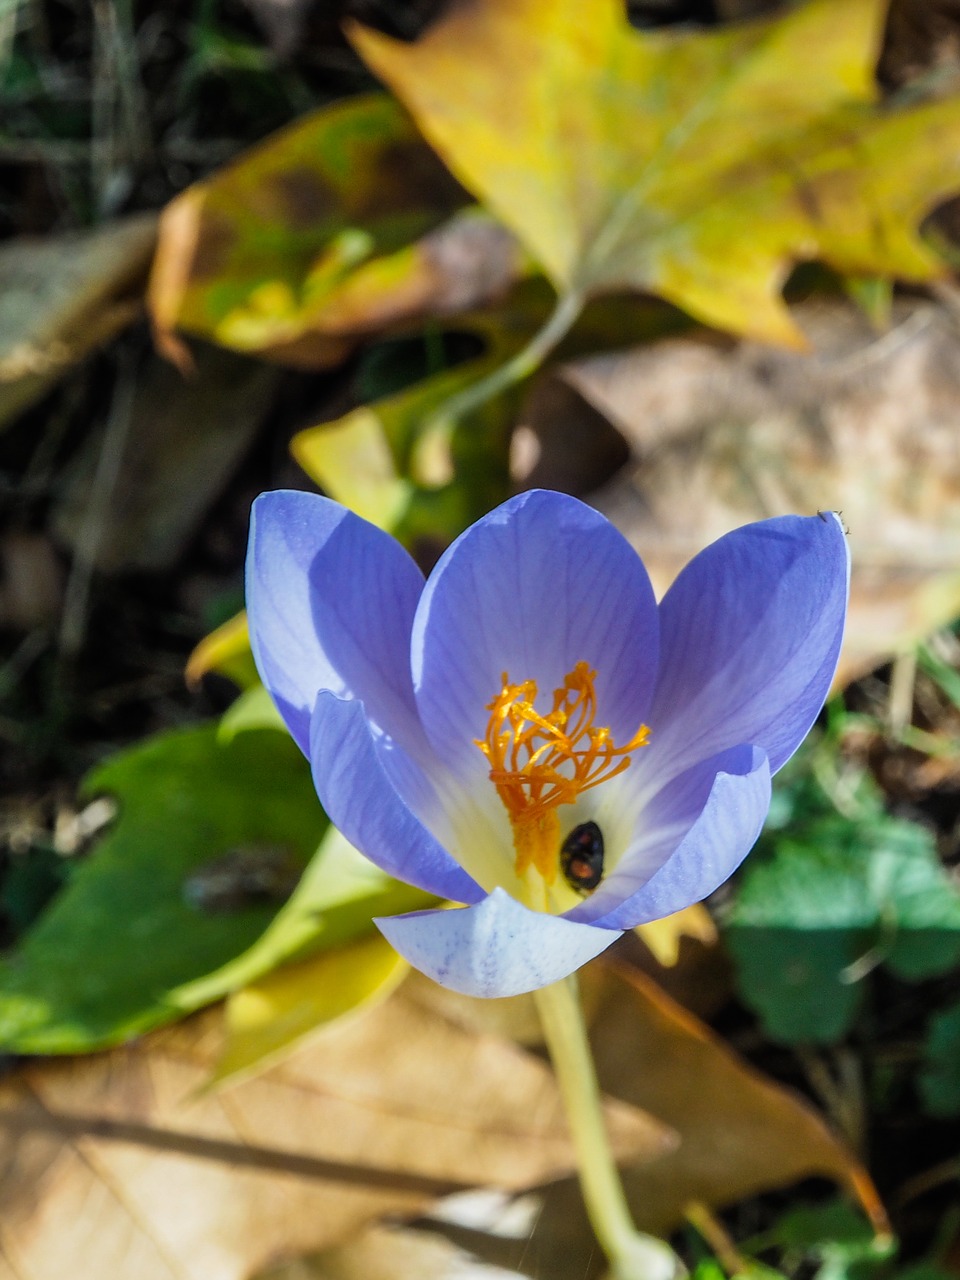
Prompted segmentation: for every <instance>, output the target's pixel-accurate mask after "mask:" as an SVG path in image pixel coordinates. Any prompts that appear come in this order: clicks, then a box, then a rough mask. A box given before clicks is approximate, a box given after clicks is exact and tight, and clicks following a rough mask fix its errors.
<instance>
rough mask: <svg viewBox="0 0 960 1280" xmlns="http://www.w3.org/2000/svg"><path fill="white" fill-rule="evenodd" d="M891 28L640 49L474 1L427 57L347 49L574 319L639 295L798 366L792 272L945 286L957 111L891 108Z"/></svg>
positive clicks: (621, 20) (788, 31)
mask: <svg viewBox="0 0 960 1280" xmlns="http://www.w3.org/2000/svg"><path fill="white" fill-rule="evenodd" d="M885 9H886V3H885V0H844V3H843V4H837V3H836V2H835V0H813V2H812V3H810V4H807V5H805V6H803V7H801V8H798V9H795V10H792V11H791V12H789V13H787V14H786V16H783V17H780V18H777V19H774V20H763V21H758V22H750V23H742V24H736V25H731V26H728V27H724V28H720V29H718V30H715V31H711V32H708V33H687V32H679V33H678V32H662V31H661V32H654V33H640V32H637V31H634V30H633V29H632V28H631V27H630V26H629V25H628V23H627V21H626V17H625V15H624V13H623V5H622V2H621V0H595V2H594V3H593V4H589V5H585V4H583V3H582V0H465V2H464V3H462V4H459V5H456V6H453V8H452V9H451V11H450V12H449V13H448V14H447V15H446V16H445V17H444V18H443V19H442V20H441V21H440V22H438V23H437V24H436V25H434V26H433V27H431V28H430V29H429V30H428V32H427V33H426V34H425V35H424V36H423V37H422V38H421V39H420V40H419V41H418V42H417V43H415V44H404V43H401V42H399V41H396V40H393V39H391V38H389V37H387V36H384V35H381V34H380V33H378V32H375V31H372V30H369V29H367V28H364V27H362V26H360V25H359V24H357V23H351V24H350V25H349V28H348V34H349V35H350V37H351V39H352V40H353V42H354V44H355V45H356V47H357V48H358V50H359V51H360V53H361V54H362V56H363V57H364V59H365V60H366V61H367V63H368V64H369V65H370V66H371V67H372V68H373V70H374V71H375V72H376V73H377V74H378V75H379V76H380V77H381V78H382V79H383V80H384V81H385V82H386V83H387V84H388V85H389V86H390V87H391V88H392V89H393V91H394V92H395V93H396V94H397V95H398V96H399V97H400V98H401V100H402V101H403V102H404V104H405V105H406V106H407V107H408V108H409V110H410V111H411V112H412V113H413V115H414V117H415V119H416V120H417V123H418V125H419V126H420V128H421V130H422V132H423V134H424V135H425V136H426V138H427V139H428V140H429V141H430V143H431V144H432V145H433V146H434V147H435V149H436V150H437V151H438V152H439V153H440V155H441V156H442V157H443V159H444V160H445V161H446V162H447V164H449V166H450V168H451V169H452V170H453V171H454V173H455V174H456V175H457V177H459V178H460V180H461V181H462V182H463V183H464V184H465V185H466V186H467V187H469V188H470V189H471V190H472V191H473V192H474V193H475V194H476V195H478V196H479V197H480V198H481V199H483V200H484V201H485V202H486V203H487V205H488V206H489V207H490V208H491V209H492V210H494V211H495V212H496V213H497V214H498V215H499V217H501V218H502V219H503V220H504V222H506V223H507V224H508V226H510V227H511V228H512V229H513V230H514V231H515V232H516V234H517V235H519V237H520V238H521V240H523V242H524V243H525V244H526V246H527V248H528V249H529V250H530V251H531V252H532V253H533V254H534V255H535V257H536V258H537V259H538V261H539V262H540V264H541V265H542V267H543V269H544V270H545V271H546V273H547V274H548V276H549V277H550V279H551V281H552V282H553V284H554V285H555V287H556V288H557V290H558V291H559V292H560V294H561V296H562V298H563V297H565V298H567V299H568V300H569V299H573V300H582V299H583V298H584V297H586V296H588V295H589V294H591V293H595V292H598V291H604V290H612V289H617V288H622V287H624V286H630V287H633V288H636V289H641V290H645V291H648V292H652V293H656V294H660V295H661V296H663V297H665V298H668V299H670V300H671V301H673V302H675V303H676V304H677V305H679V306H681V307H683V308H684V309H685V310H687V311H688V312H690V313H691V314H692V315H694V316H696V317H698V318H699V319H701V320H704V321H706V322H707V323H709V324H712V325H716V326H719V327H720V328H724V329H728V330H730V331H732V332H736V333H742V334H746V335H750V336H752V337H754V338H759V339H761V340H766V341H775V342H783V343H787V344H792V345H801V344H802V343H803V338H802V335H801V334H800V332H799V330H798V329H797V327H796V326H795V325H794V323H793V321H792V320H791V318H790V315H789V312H788V311H787V308H786V307H785V305H784V303H783V300H782V297H781V287H782V285H783V282H784V279H785V277H786V275H787V274H788V272H789V270H790V268H791V266H792V265H793V264H794V263H796V262H798V261H804V260H809V259H820V260H822V261H824V262H827V263H829V264H830V265H832V266H833V267H834V268H836V269H837V270H838V271H840V272H841V273H843V274H849V275H861V276H871V275H881V276H885V275H889V276H896V277H900V278H904V279H909V280H914V281H922V280H927V279H931V278H933V277H934V276H936V275H937V274H938V273H939V272H940V270H941V266H940V264H939V262H938V260H937V258H936V257H935V256H934V255H933V253H932V252H931V251H930V250H929V249H928V247H927V246H926V245H925V244H924V242H923V241H922V240H921V239H920V237H919V235H918V233H917V224H918V222H919V220H920V218H921V217H922V216H923V214H924V213H926V212H927V211H928V210H929V209H930V208H931V207H932V206H933V205H934V204H935V203H936V202H937V201H938V200H940V199H942V198H944V197H945V196H946V195H948V194H950V193H952V192H955V191H957V190H958V189H960V103H958V101H957V100H956V99H946V100H942V101H938V102H933V103H926V104H922V105H919V106H914V107H912V108H911V109H910V110H903V111H892V110H888V109H886V108H884V107H883V106H881V105H879V104H878V102H877V91H876V88H875V86H874V81H873V75H872V68H873V64H874V61H875V54H876V48H877V44H878V40H879V33H880V28H881V24H882V22H883V16H884V12H885ZM567 312H568V315H569V316H570V317H574V316H575V314H576V307H575V306H568V307H567Z"/></svg>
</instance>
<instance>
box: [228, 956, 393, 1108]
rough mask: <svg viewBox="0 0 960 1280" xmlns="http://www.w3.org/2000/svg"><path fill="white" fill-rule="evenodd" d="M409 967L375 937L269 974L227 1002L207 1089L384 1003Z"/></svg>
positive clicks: (270, 1060)
mask: <svg viewBox="0 0 960 1280" xmlns="http://www.w3.org/2000/svg"><path fill="white" fill-rule="evenodd" d="M409 967H410V966H409V965H408V964H407V962H406V961H405V960H404V959H403V958H402V957H401V956H399V955H398V954H397V953H396V951H394V949H393V947H391V946H390V944H389V942H387V940H386V939H385V938H383V937H381V935H380V934H379V933H375V934H371V935H369V936H368V937H365V938H362V939H361V940H360V941H359V942H353V943H350V944H349V945H348V946H345V947H340V948H338V949H337V950H334V951H323V952H321V953H320V954H319V955H315V956H311V957H310V958H309V959H307V960H301V961H299V962H298V963H296V964H290V965H285V966H284V967H283V968H280V969H274V971H273V972H272V973H268V974H266V975H265V976H264V977H263V978H260V979H259V980H258V981H257V982H254V983H252V984H251V985H250V986H249V987H244V988H243V990H241V991H237V992H235V993H234V994H233V995H232V996H230V997H229V999H228V1000H227V1005H226V1018H225V1021H226V1041H225V1044H224V1047H223V1051H222V1053H221V1055H220V1058H219V1060H218V1062H217V1064H216V1067H215V1068H214V1071H213V1074H212V1076H211V1077H210V1084H218V1085H219V1084H223V1083H224V1082H225V1081H227V1080H233V1079H235V1078H236V1077H238V1076H241V1075H249V1074H250V1073H251V1072H254V1071H257V1070H262V1069H263V1068H264V1067H265V1066H267V1065H268V1064H269V1063H271V1062H273V1061H275V1060H276V1059H277V1058H280V1057H282V1056H283V1055H284V1054H286V1053H289V1052H291V1051H292V1050H293V1049H295V1048H297V1047H298V1046H299V1045H300V1044H302V1043H303V1042H304V1041H305V1040H306V1039H307V1037H308V1036H310V1035H312V1034H313V1033H315V1032H317V1031H319V1030H320V1029H321V1028H323V1027H327V1026H329V1025H330V1023H331V1022H334V1021H336V1020H337V1019H339V1018H343V1017H345V1016H346V1015H347V1014H350V1013H356V1012H358V1011H359V1010H361V1009H365V1008H367V1007H368V1006H369V1005H371V1004H375V1003H377V1002H378V1001H380V1000H385V999H386V997H387V996H388V995H390V993H391V992H392V991H393V990H394V989H395V988H396V987H397V986H398V985H399V984H400V982H401V981H402V980H403V978H404V976H405V975H406V973H407V971H408V969H409Z"/></svg>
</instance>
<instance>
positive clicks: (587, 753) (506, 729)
mask: <svg viewBox="0 0 960 1280" xmlns="http://www.w3.org/2000/svg"><path fill="white" fill-rule="evenodd" d="M596 678H597V673H596V672H595V671H593V670H591V668H590V664H589V663H587V662H578V663H577V665H576V666H575V667H574V668H573V670H572V671H570V672H568V674H567V675H566V676H564V679H563V685H562V686H561V687H560V688H559V689H556V690H554V694H553V708H552V709H551V711H550V712H549V714H548V715H541V714H540V712H539V711H537V710H536V708H535V707H534V705H533V704H534V700H535V698H536V696H537V684H536V681H535V680H527V681H525V682H524V683H523V684H511V683H510V677H509V676H508V674H507V672H506V671H505V672H504V673H503V687H502V688H501V690H500V692H499V694H498V695H497V696H496V697H495V698H494V700H493V701H492V702H491V703H490V704H489V706H488V707H487V710H488V711H489V712H490V719H489V721H488V723H487V734H486V738H484V739H483V740H482V741H481V740H480V739H479V738H478V739H476V743H477V746H478V747H479V748H480V750H481V751H482V752H483V754H484V755H485V756H486V757H487V759H488V760H489V762H490V781H491V782H492V783H493V784H494V786H495V787H496V788H497V795H498V796H499V797H500V799H501V800H502V801H503V804H504V807H505V808H506V810H507V814H508V815H509V818H510V825H511V826H512V828H513V847H514V849H515V851H516V855H517V857H516V869H517V875H518V876H523V875H524V874H525V873H526V871H527V869H528V867H530V866H535V867H536V868H537V870H538V871H539V872H540V874H541V876H543V878H544V880H545V881H546V882H547V884H552V883H553V882H554V880H555V879H556V877H557V866H558V853H559V849H560V818H559V816H558V814H557V807H558V806H559V805H561V804H573V803H574V801H575V800H576V799H577V797H578V796H579V795H580V793H581V792H583V791H588V790H589V789H590V788H591V787H596V786H598V785H599V784H600V783H601V782H606V781H607V780H608V779H610V778H614V777H616V775H617V774H618V773H622V772H623V771H624V769H626V768H628V767H629V765H630V756H629V755H628V754H627V753H628V752H630V751H635V750H636V749H637V748H638V747H643V746H646V743H647V739H648V738H649V737H650V730H649V729H648V728H647V726H646V725H645V724H642V725H641V726H640V728H639V729H638V730H637V732H636V733H635V734H634V735H633V737H632V738H631V739H630V741H629V742H627V743H625V744H624V745H623V746H622V747H617V746H615V745H614V743H613V739H612V738H611V736H610V729H609V728H608V727H606V728H601V727H595V726H594V723H593V720H594V716H595V715H596V712H597V697H596V693H595V692H594V687H593V685H594V681H595V680H596Z"/></svg>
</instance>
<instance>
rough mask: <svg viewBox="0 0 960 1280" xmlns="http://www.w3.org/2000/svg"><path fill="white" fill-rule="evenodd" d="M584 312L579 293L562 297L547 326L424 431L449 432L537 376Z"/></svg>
mask: <svg viewBox="0 0 960 1280" xmlns="http://www.w3.org/2000/svg"><path fill="white" fill-rule="evenodd" d="M582 310H583V297H582V296H581V295H580V294H579V293H565V294H561V296H560V297H559V298H558V299H557V304H556V306H555V307H554V309H553V311H552V312H551V314H550V315H549V317H548V318H547V320H546V323H545V324H544V325H543V326H542V327H541V328H540V329H538V330H537V332H536V333H535V334H534V335H533V337H532V338H531V339H530V341H529V342H528V343H527V345H526V346H525V347H523V349H522V350H520V351H518V352H517V353H516V355H514V356H511V358H510V359H509V360H507V361H505V363H504V364H501V365H498V366H497V368H496V369H494V370H493V371H492V372H491V373H489V374H487V376H486V377H485V378H480V379H479V381H477V382H474V383H472V384H471V385H470V386H468V387H465V388H464V389H463V391H461V392H459V393H458V394H457V395H455V396H451V397H450V399H449V400H447V401H445V402H444V403H443V404H442V405H440V406H439V408H438V409H437V410H436V411H435V412H434V413H432V414H431V415H430V417H429V419H428V420H427V423H426V426H425V430H427V431H434V430H441V429H450V428H451V427H452V426H453V425H454V424H455V423H456V422H457V421H458V419H460V418H463V417H465V416H466V415H467V414H468V413H471V412H472V411H473V410H474V409H478V408H479V407H480V406H481V405H483V404H486V402H487V401H488V400H492V399H493V398H494V396H498V395H500V393H501V392H503V391H506V390H507V389H508V388H509V387H512V386H514V385H515V383H517V382H522V381H523V379H524V378H528V377H529V376H530V375H531V374H532V373H536V371H537V369H539V368H540V365H541V364H542V363H543V361H544V360H545V359H546V358H547V356H548V355H549V354H550V352H551V351H552V350H553V349H554V347H555V346H557V344H558V343H559V342H560V341H561V340H562V339H563V338H565V337H566V335H567V334H568V333H569V332H570V330H571V328H572V327H573V325H574V324H575V323H576V320H577V317H578V316H579V315H580V312H581V311H582Z"/></svg>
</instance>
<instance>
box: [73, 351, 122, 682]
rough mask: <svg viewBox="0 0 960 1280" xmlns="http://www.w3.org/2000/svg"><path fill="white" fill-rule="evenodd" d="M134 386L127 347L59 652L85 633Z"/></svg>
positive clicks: (79, 542)
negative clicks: (95, 572) (94, 573)
mask: <svg viewBox="0 0 960 1280" xmlns="http://www.w3.org/2000/svg"><path fill="white" fill-rule="evenodd" d="M135 388H136V375H135V363H134V360H133V357H132V354H131V353H130V352H129V351H128V352H127V353H125V357H124V358H122V359H121V361H120V365H119V368H118V369H117V380H116V383H115V385H114V392H113V402H112V404H111V406H110V416H109V417H108V419H107V425H106V430H105V431H104V433H103V443H102V444H101V447H100V457H99V459H98V460H97V468H96V471H95V472H94V476H93V483H92V484H91V486H90V497H89V500H88V501H87V505H86V509H85V511H84V513H83V519H82V520H81V523H80V528H79V530H78V532H77V539H76V543H75V546H74V553H73V564H72V565H71V568H70V576H69V578H68V579H67V588H66V591H65V593H64V603H63V617H62V619H61V622H60V636H59V650H60V653H61V655H62V656H63V657H66V658H70V657H73V655H74V654H76V653H77V652H78V651H79V650H80V648H81V646H82V644H83V638H84V633H85V631H86V620H87V606H88V602H89V598H90V584H91V581H92V579H93V571H94V566H95V565H96V562H97V552H98V551H99V549H100V544H101V542H102V541H103V534H104V531H105V529H106V526H107V519H108V512H109V508H110V503H111V500H112V498H113V492H114V489H115V488H116V484H117V477H118V476H119V474H120V463H121V461H122V459H123V453H124V449H125V447H126V443H127V435H128V433H129V430H130V423H131V419H132V416H133V396H134V391H135Z"/></svg>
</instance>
